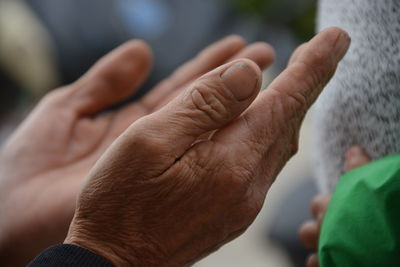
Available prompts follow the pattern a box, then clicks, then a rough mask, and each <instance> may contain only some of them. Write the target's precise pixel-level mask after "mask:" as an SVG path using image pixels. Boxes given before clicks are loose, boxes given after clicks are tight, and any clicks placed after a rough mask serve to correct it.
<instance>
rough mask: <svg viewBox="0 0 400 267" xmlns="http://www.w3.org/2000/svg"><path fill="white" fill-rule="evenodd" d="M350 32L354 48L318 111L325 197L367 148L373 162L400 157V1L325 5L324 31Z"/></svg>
mask: <svg viewBox="0 0 400 267" xmlns="http://www.w3.org/2000/svg"><path fill="white" fill-rule="evenodd" d="M330 26H338V27H341V28H343V29H345V30H346V31H347V32H349V34H350V36H351V38H352V45H351V48H350V50H349V52H348V54H347V55H346V57H345V58H344V60H343V61H342V62H341V63H340V65H339V67H338V69H337V72H336V75H335V76H334V78H333V79H332V81H331V82H330V83H329V85H328V86H327V87H326V89H325V90H324V92H323V93H322V95H321V97H320V98H319V99H318V101H317V103H316V105H315V107H314V118H315V123H314V131H313V133H314V136H313V137H314V138H313V148H314V149H313V155H314V158H315V171H316V177H317V180H318V183H319V186H320V190H321V192H323V193H326V192H331V191H332V190H333V188H334V187H335V185H336V183H337V182H338V179H339V177H340V176H341V175H342V174H343V172H344V155H345V152H346V150H347V149H348V148H349V147H350V146H352V145H354V144H359V145H361V146H363V147H364V148H365V149H366V151H367V152H368V153H369V155H370V156H371V157H372V158H373V159H378V158H380V157H383V156H386V155H389V154H393V153H400V0H320V1H319V14H318V28H319V30H322V29H325V28H327V27H330Z"/></svg>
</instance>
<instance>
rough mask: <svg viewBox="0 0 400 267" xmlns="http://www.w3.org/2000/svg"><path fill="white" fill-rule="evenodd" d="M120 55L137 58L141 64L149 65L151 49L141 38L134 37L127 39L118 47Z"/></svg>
mask: <svg viewBox="0 0 400 267" xmlns="http://www.w3.org/2000/svg"><path fill="white" fill-rule="evenodd" d="M120 49H121V50H120V53H121V54H120V55H121V56H122V57H125V58H127V59H128V60H138V61H140V62H141V63H143V64H146V65H148V67H150V65H151V64H152V61H153V51H152V49H151V48H150V46H149V45H148V44H147V43H146V42H145V41H143V40H140V39H135V40H131V41H128V42H127V43H125V44H123V45H122V46H121V47H120Z"/></svg>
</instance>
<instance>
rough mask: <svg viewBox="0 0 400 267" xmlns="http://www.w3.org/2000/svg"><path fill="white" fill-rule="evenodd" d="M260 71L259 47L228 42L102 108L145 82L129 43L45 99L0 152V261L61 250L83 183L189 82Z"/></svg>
mask: <svg viewBox="0 0 400 267" xmlns="http://www.w3.org/2000/svg"><path fill="white" fill-rule="evenodd" d="M238 58H249V59H251V60H253V61H254V62H255V63H256V64H257V65H258V67H259V68H261V69H264V68H266V67H267V66H269V65H270V64H271V62H272V61H273V58H274V52H273V49H272V48H271V47H270V46H269V45H268V44H266V43H254V44H250V45H247V44H246V43H245V41H244V40H243V39H242V38H241V37H238V36H229V37H227V38H225V39H223V40H221V41H219V42H217V43H215V44H213V45H211V46H209V47H208V48H206V49H205V50H204V51H202V52H201V53H200V54H199V55H198V56H197V57H195V58H194V59H193V60H191V61H189V62H188V63H186V64H185V65H183V66H182V67H180V68H179V69H177V70H176V71H175V72H174V73H173V74H172V75H171V76H170V77H168V78H167V79H166V80H164V81H162V82H161V83H160V84H158V85H157V86H156V87H155V88H154V89H153V90H152V91H151V92H149V93H148V94H147V95H146V96H144V97H143V98H142V99H141V100H139V101H138V102H135V103H132V104H129V105H127V106H125V107H122V108H121V109H118V110H115V111H107V112H104V111H105V110H106V109H107V108H108V107H110V106H112V105H113V104H115V103H117V102H119V101H121V100H123V99H125V98H127V97H128V96H130V95H131V94H133V93H134V92H135V91H136V90H137V89H138V88H139V87H140V85H141V84H142V83H143V81H144V80H145V79H146V77H147V75H148V73H149V71H150V68H151V61H152V55H151V51H150V49H149V47H148V46H147V45H146V44H145V43H143V42H142V41H131V42H128V43H126V44H124V45H122V46H121V47H119V48H117V49H116V50H114V51H113V52H111V53H110V54H109V55H107V56H106V57H104V58H103V59H101V60H100V61H99V62H98V63H97V64H96V65H95V66H94V67H93V68H92V69H91V70H90V71H89V72H88V73H87V74H86V75H85V76H83V77H82V78H81V79H80V80H78V81H77V82H75V83H73V84H71V85H68V86H66V87H64V88H61V89H58V90H55V91H53V92H51V93H49V94H48V95H47V96H45V97H44V99H43V100H42V101H41V102H40V103H39V104H38V106H37V107H36V108H35V109H34V110H33V111H32V112H31V114H30V115H29V117H28V118H27V119H26V120H25V122H23V124H22V125H21V126H20V127H19V129H17V131H16V132H15V133H14V134H13V135H12V136H11V137H10V139H9V140H8V141H7V142H6V144H5V145H4V146H3V147H2V149H1V152H0V214H1V217H0V229H1V230H0V262H2V264H4V265H6V266H26V264H27V263H28V262H29V261H30V260H32V259H33V258H34V257H35V256H36V255H37V254H38V253H39V252H40V251H42V250H43V249H45V248H47V247H48V246H50V245H52V244H57V243H61V242H62V241H63V240H64V239H65V236H66V234H67V231H68V226H69V224H70V222H71V219H72V217H73V214H74V211H75V204H76V199H77V194H78V192H79V188H80V187H81V186H82V183H83V181H84V178H85V176H87V174H88V172H89V170H90V169H91V168H92V167H93V165H94V164H95V162H96V161H97V160H98V159H99V158H100V156H101V155H102V154H103V153H104V151H105V150H106V149H107V148H108V147H109V146H110V144H111V143H112V142H113V141H114V140H115V139H116V138H117V137H118V136H119V135H120V134H121V133H123V132H124V131H125V130H126V129H127V128H128V127H129V125H131V124H132V123H133V122H134V121H136V120H138V119H139V118H141V117H143V116H146V115H148V114H151V113H153V112H154V111H157V110H158V109H160V108H161V107H162V106H164V105H165V104H166V103H168V102H170V100H172V99H173V98H174V97H175V96H176V95H178V94H179V93H181V92H182V90H183V89H184V88H185V87H186V86H187V84H189V83H190V82H191V81H193V80H195V79H196V78H198V77H200V76H201V75H203V74H204V73H206V72H208V71H210V70H212V69H214V68H216V67H218V66H220V65H221V64H224V63H226V62H229V61H232V60H235V59H238Z"/></svg>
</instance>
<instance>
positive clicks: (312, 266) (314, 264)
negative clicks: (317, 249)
mask: <svg viewBox="0 0 400 267" xmlns="http://www.w3.org/2000/svg"><path fill="white" fill-rule="evenodd" d="M306 266H307V267H319V261H318V255H317V254H316V253H314V254H312V255H311V256H310V257H308V259H307V263H306Z"/></svg>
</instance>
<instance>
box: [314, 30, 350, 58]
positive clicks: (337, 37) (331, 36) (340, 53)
mask: <svg viewBox="0 0 400 267" xmlns="http://www.w3.org/2000/svg"><path fill="white" fill-rule="evenodd" d="M315 38H321V39H324V40H325V41H326V42H327V43H328V44H330V47H331V49H333V51H334V52H335V53H334V55H335V59H336V60H337V61H340V60H341V59H342V58H343V57H344V55H345V54H346V52H347V50H348V49H349V47H350V43H351V38H350V35H349V34H348V33H347V32H346V31H345V30H343V29H341V28H339V27H329V28H326V29H325V30H323V31H322V32H321V33H320V34H318V35H317V36H316V37H315Z"/></svg>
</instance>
